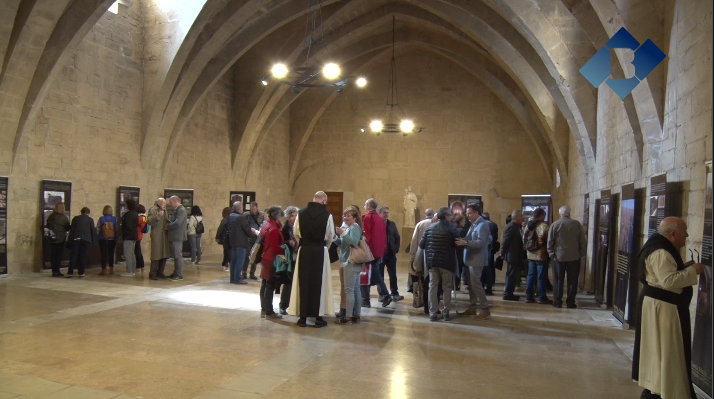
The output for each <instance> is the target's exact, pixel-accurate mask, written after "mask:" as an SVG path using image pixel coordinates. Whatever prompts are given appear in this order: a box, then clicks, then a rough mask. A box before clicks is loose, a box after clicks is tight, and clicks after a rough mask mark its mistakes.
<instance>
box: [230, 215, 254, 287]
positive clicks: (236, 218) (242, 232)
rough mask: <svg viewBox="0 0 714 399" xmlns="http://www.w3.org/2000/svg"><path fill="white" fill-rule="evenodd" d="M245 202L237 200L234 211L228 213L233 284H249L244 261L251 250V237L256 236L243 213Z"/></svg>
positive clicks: (231, 278) (231, 281)
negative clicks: (244, 271) (244, 272)
mask: <svg viewBox="0 0 714 399" xmlns="http://www.w3.org/2000/svg"><path fill="white" fill-rule="evenodd" d="M242 209H243V203H242V202H241V201H236V202H234V203H233V212H231V214H230V215H228V237H229V244H230V246H231V262H230V264H231V270H230V277H229V281H230V283H231V284H248V281H247V280H246V278H245V276H244V275H243V278H241V275H242V273H243V262H245V259H246V252H248V250H249V248H250V247H249V245H250V244H249V243H250V237H253V236H255V234H254V231H253V230H252V229H251V228H250V226H249V225H248V219H246V218H245V217H243V215H241V210H242Z"/></svg>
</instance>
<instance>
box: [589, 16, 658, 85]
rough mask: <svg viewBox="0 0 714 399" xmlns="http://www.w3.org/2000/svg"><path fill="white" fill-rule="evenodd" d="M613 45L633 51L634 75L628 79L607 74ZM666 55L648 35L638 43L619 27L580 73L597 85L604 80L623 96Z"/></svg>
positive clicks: (625, 30)
mask: <svg viewBox="0 0 714 399" xmlns="http://www.w3.org/2000/svg"><path fill="white" fill-rule="evenodd" d="M615 48H628V49H631V50H633V51H634V52H635V53H634V54H635V59H634V60H633V61H632V65H634V66H635V76H633V77H631V78H629V79H613V78H611V77H610V49H615ZM665 57H667V56H666V55H665V54H664V53H663V52H662V50H660V49H659V47H657V45H656V44H654V43H652V41H651V40H650V39H647V41H646V42H644V43H643V44H642V45H641V46H640V42H638V41H637V39H635V38H634V37H633V36H632V35H631V34H630V32H628V31H627V29H625V28H621V29H620V30H619V31H617V33H615V36H613V37H612V38H611V39H610V40H608V41H607V43H605V45H604V46H602V48H601V49H600V50H598V52H597V53H595V55H594V56H593V57H592V58H590V60H588V62H587V63H586V64H585V65H583V67H582V68H580V73H581V74H582V75H583V76H585V79H587V80H588V81H589V82H590V83H591V84H592V85H593V86H595V87H599V86H600V85H601V84H602V82H605V83H607V85H608V86H610V88H611V89H612V90H613V91H614V92H615V94H617V95H618V96H620V98H621V99H624V98H625V97H627V95H628V94H630V92H631V91H632V90H634V89H635V87H637V85H638V84H640V81H641V80H642V79H644V78H646V77H647V75H649V73H650V72H652V70H653V69H655V67H656V66H657V65H659V63H660V62H662V60H664V59H665Z"/></svg>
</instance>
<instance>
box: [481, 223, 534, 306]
mask: <svg viewBox="0 0 714 399" xmlns="http://www.w3.org/2000/svg"><path fill="white" fill-rule="evenodd" d="M481 217H483V218H484V219H486V220H488V222H489V226H490V228H491V246H490V248H489V255H488V265H487V266H485V267H484V268H483V273H481V284H482V285H483V288H484V290H486V295H493V286H494V284H496V267H495V261H494V257H495V256H496V253H498V251H499V250H500V249H501V243H500V242H498V225H497V224H496V223H495V222H494V221H493V220H491V216H490V215H489V214H488V212H484V213H483V215H481ZM546 273H547V270H546Z"/></svg>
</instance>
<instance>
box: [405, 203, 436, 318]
mask: <svg viewBox="0 0 714 399" xmlns="http://www.w3.org/2000/svg"><path fill="white" fill-rule="evenodd" d="M435 216H436V214H435V213H434V210H433V209H431V208H427V209H426V210H425V211H424V219H423V220H421V221H420V222H419V223H417V225H416V227H414V233H413V234H412V242H411V243H410V244H409V254H410V255H411V265H412V267H411V268H410V274H409V276H410V277H411V278H412V281H413V280H414V279H416V280H417V281H419V284H420V285H421V296H422V303H423V306H424V313H426V314H429V272H428V271H427V270H426V267H424V264H423V263H424V262H423V259H424V257H423V256H417V251H420V253H421V248H419V243H420V242H421V238H422V236H423V235H424V232H425V231H426V229H427V228H428V227H429V226H431V225H432V224H434V223H436V222H435V221H434V219H435ZM418 259H422V262H421V263H419V262H418ZM412 295H414V292H412Z"/></svg>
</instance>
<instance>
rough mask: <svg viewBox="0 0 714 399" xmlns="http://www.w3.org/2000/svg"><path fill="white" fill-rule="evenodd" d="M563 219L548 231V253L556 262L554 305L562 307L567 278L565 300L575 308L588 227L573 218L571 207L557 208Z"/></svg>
mask: <svg viewBox="0 0 714 399" xmlns="http://www.w3.org/2000/svg"><path fill="white" fill-rule="evenodd" d="M558 213H560V219H558V220H557V221H556V222H555V223H553V224H552V225H551V226H550V230H549V231H548V255H549V256H550V260H551V261H552V262H553V280H554V281H553V306H554V307H556V308H562V307H563V281H564V278H567V279H568V297H567V299H566V300H565V302H566V304H567V306H568V308H569V309H575V308H577V307H578V306H577V305H576V304H575V295H577V293H578V277H579V274H580V258H583V257H585V255H586V254H587V242H586V241H585V229H584V228H583V225H581V224H580V222H578V221H577V220H574V219H571V218H570V207H569V206H567V205H564V206H561V207H560V209H558Z"/></svg>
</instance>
